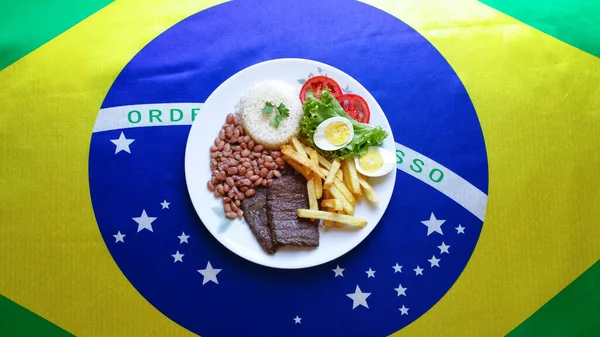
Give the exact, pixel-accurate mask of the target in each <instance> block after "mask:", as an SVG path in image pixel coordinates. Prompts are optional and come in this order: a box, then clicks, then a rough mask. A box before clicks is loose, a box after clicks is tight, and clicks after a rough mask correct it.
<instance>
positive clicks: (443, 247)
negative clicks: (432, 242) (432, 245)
mask: <svg viewBox="0 0 600 337" xmlns="http://www.w3.org/2000/svg"><path fill="white" fill-rule="evenodd" d="M437 247H438V248H439V249H440V254H444V253H447V254H450V252H449V251H448V248H450V246H448V245H446V244H445V243H444V241H442V245H441V246H437Z"/></svg>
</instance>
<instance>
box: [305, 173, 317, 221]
mask: <svg viewBox="0 0 600 337" xmlns="http://www.w3.org/2000/svg"><path fill="white" fill-rule="evenodd" d="M306 190H307V192H308V206H309V208H310V209H311V210H313V211H318V210H319V203H318V202H317V197H316V195H315V181H314V180H312V179H310V180H309V181H307V182H306ZM311 220H313V221H314V220H315V219H314V218H312V219H311Z"/></svg>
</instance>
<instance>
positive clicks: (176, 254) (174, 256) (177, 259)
mask: <svg viewBox="0 0 600 337" xmlns="http://www.w3.org/2000/svg"><path fill="white" fill-rule="evenodd" d="M184 255H185V254H181V253H179V251H177V253H175V254H173V255H171V256H172V257H173V258H174V259H175V261H173V263H175V262H177V261H179V262H183V260H182V258H183V256H184Z"/></svg>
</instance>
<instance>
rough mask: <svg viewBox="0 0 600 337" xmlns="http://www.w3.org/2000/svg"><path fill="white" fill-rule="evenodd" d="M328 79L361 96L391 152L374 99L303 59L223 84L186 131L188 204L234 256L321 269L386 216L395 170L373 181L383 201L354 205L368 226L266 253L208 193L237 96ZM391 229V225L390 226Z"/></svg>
mask: <svg viewBox="0 0 600 337" xmlns="http://www.w3.org/2000/svg"><path fill="white" fill-rule="evenodd" d="M319 70H320V71H321V73H322V74H323V75H327V76H329V77H331V78H333V79H334V80H336V81H337V82H338V83H339V85H340V87H342V88H344V89H346V88H349V89H350V90H351V91H352V92H353V93H355V94H358V95H360V96H362V97H363V98H364V99H365V100H366V101H367V104H368V105H369V108H370V110H371V120H370V124H371V125H379V126H381V127H382V128H383V129H384V130H385V131H387V132H388V137H387V138H386V139H385V140H384V142H383V147H385V148H386V149H387V150H389V151H391V152H392V153H395V146H394V137H393V135H392V130H391V128H390V125H389V123H388V121H387V118H386V117H385V115H384V114H383V111H382V110H381V107H380V106H379V104H377V102H376V101H375V99H374V98H373V96H372V95H371V94H370V93H369V92H368V91H367V90H366V89H365V88H364V87H363V86H362V85H361V84H360V83H358V81H356V80H355V79H354V78H352V77H350V76H349V75H348V74H346V73H344V72H342V71H341V70H339V69H336V68H334V67H331V66H329V65H326V64H323V63H320V62H316V61H311V60H305V59H277V60H271V61H266V62H263V63H259V64H256V65H253V66H251V67H248V68H246V69H244V70H242V71H240V72H238V73H237V74H235V75H233V76H231V77H230V78H229V79H227V80H226V81H225V82H223V83H222V84H221V85H220V86H219V87H218V88H217V89H216V90H215V91H214V92H213V93H212V94H211V95H210V97H209V98H208V99H207V100H206V102H205V103H204V105H203V106H202V110H201V116H199V118H198V119H196V122H194V123H193V125H192V128H191V130H190V134H189V138H188V141H187V145H186V151H185V177H186V181H187V187H188V191H189V193H190V197H191V199H192V203H193V205H194V208H195V209H196V212H197V213H198V215H199V216H200V219H201V220H202V222H203V223H204V225H205V226H206V228H207V229H208V230H209V231H210V233H211V234H212V235H213V236H214V237H215V238H216V239H217V240H219V242H221V243H222V244H223V245H224V246H225V247H227V248H228V249H229V250H231V251H232V252H234V253H235V254H237V255H239V256H241V257H243V258H245V259H247V260H249V261H252V262H255V263H258V264H261V265H264V266H268V267H274V268H282V269H299V268H306V267H312V266H316V265H320V264H323V263H326V262H329V261H331V260H334V259H336V258H338V257H340V256H342V255H344V254H345V253H347V252H348V251H350V250H351V249H352V248H354V247H356V246H357V245H358V244H359V243H361V242H362V241H363V240H364V239H365V238H366V237H367V236H368V235H369V234H370V233H371V231H373V229H374V228H375V226H377V224H378V222H379V220H380V219H381V217H382V216H383V213H384V212H385V210H386V208H387V206H388V204H389V201H390V198H391V197H392V192H393V190H394V183H395V181H396V170H393V171H392V172H391V173H390V174H388V175H386V176H384V177H381V178H376V179H375V178H371V179H370V181H371V183H372V184H373V186H374V189H375V191H376V193H377V194H378V196H379V198H380V199H381V202H380V203H379V204H376V205H372V204H370V203H368V202H367V201H366V200H364V201H362V202H360V203H358V204H357V207H356V211H355V215H356V216H358V217H361V218H364V219H365V220H367V221H368V224H367V226H366V227H364V228H362V229H359V230H355V229H331V230H324V229H321V230H320V243H319V247H318V248H311V249H301V248H292V247H283V248H280V249H279V251H278V252H277V253H275V254H274V255H268V254H267V253H265V252H264V251H263V250H262V248H261V247H260V245H259V244H258V241H257V240H256V238H255V237H254V236H253V235H252V232H251V231H250V229H249V227H248V225H247V224H246V223H245V222H244V221H242V220H235V221H233V222H232V223H231V224H229V225H227V222H226V221H229V220H225V218H224V214H223V208H222V203H221V199H220V198H219V199H217V198H215V197H214V196H213V194H212V193H211V192H210V191H209V190H208V188H207V186H206V183H207V181H208V180H210V179H211V170H210V157H209V153H210V150H209V148H210V146H211V145H213V142H214V140H215V137H217V135H218V132H219V130H220V129H221V127H222V125H223V124H224V123H225V117H226V116H227V114H229V113H233V112H234V107H235V105H236V104H237V102H238V101H239V99H240V97H241V95H242V94H243V93H244V92H245V91H246V90H247V89H248V88H249V87H250V86H251V85H252V84H254V83H256V82H259V81H263V80H268V79H276V80H280V81H284V82H286V83H289V84H290V85H293V86H294V87H295V88H296V89H297V92H298V94H299V93H300V89H301V87H302V84H301V83H300V81H299V80H301V79H306V78H307V77H308V75H309V74H311V73H312V74H315V76H316V75H319ZM388 225H391V224H388Z"/></svg>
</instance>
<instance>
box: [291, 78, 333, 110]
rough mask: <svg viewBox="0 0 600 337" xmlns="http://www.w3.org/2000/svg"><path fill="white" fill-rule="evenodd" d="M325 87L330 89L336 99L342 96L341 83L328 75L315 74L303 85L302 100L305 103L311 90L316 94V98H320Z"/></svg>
mask: <svg viewBox="0 0 600 337" xmlns="http://www.w3.org/2000/svg"><path fill="white" fill-rule="evenodd" d="M324 88H327V89H329V92H331V95H332V96H333V97H335V98H336V99H337V98H338V97H340V96H342V88H340V85H339V84H337V82H336V81H334V80H333V79H332V78H329V77H327V76H314V77H311V78H309V79H308V81H306V83H304V85H303V86H302V90H300V101H301V102H302V104H304V101H305V100H306V95H307V94H308V93H309V92H312V93H313V94H314V95H315V98H317V99H318V98H320V97H321V91H323V89H324Z"/></svg>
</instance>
